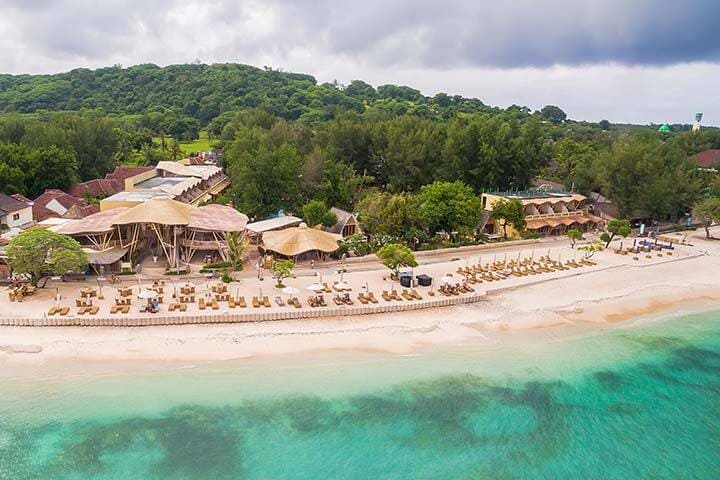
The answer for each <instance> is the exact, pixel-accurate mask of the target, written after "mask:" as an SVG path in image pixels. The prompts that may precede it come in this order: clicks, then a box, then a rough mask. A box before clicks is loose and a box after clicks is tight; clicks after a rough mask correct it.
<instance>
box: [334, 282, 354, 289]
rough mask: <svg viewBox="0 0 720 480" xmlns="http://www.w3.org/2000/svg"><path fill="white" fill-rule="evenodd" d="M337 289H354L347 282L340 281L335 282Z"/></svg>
mask: <svg viewBox="0 0 720 480" xmlns="http://www.w3.org/2000/svg"><path fill="white" fill-rule="evenodd" d="M335 289H336V290H352V287H351V286H350V285H348V284H347V283H346V282H340V283H336V284H335Z"/></svg>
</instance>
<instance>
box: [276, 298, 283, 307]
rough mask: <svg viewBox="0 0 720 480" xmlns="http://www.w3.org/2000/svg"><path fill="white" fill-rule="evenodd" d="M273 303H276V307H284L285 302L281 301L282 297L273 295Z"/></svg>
mask: <svg viewBox="0 0 720 480" xmlns="http://www.w3.org/2000/svg"><path fill="white" fill-rule="evenodd" d="M275 303H277V306H278V307H284V306H285V302H283V299H282V298H280V297H275Z"/></svg>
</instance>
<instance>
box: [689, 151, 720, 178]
mask: <svg viewBox="0 0 720 480" xmlns="http://www.w3.org/2000/svg"><path fill="white" fill-rule="evenodd" d="M690 162H692V164H693V165H695V168H697V169H698V170H701V171H705V172H712V173H717V172H718V170H720V149H717V148H711V149H709V150H704V151H702V152H700V153H697V154H695V155H693V156H692V157H690Z"/></svg>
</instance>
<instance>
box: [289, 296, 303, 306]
mask: <svg viewBox="0 0 720 480" xmlns="http://www.w3.org/2000/svg"><path fill="white" fill-rule="evenodd" d="M290 304H291V305H292V306H293V307H295V308H302V304H301V303H300V300H298V298H297V297H293V298H291V299H290Z"/></svg>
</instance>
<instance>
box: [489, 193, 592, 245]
mask: <svg viewBox="0 0 720 480" xmlns="http://www.w3.org/2000/svg"><path fill="white" fill-rule="evenodd" d="M500 200H520V202H521V203H522V205H523V209H524V210H525V221H526V223H527V227H526V228H527V230H529V231H531V232H535V233H537V234H539V235H540V236H552V235H564V234H565V232H566V231H567V230H569V229H572V228H576V229H578V230H581V231H584V232H586V231H589V230H592V229H594V228H596V227H597V226H598V224H601V223H602V222H603V220H602V219H601V218H600V217H596V216H595V215H592V214H591V213H590V212H589V211H588V206H587V198H586V197H585V196H584V195H580V194H578V193H571V192H564V191H549V190H545V189H531V190H525V191H517V192H491V193H483V195H482V205H483V208H484V209H485V210H486V211H487V212H488V214H489V213H491V212H492V210H493V205H494V204H495V203H496V202H498V201H500ZM485 232H486V233H488V234H500V233H502V227H500V226H499V225H496V224H495V222H494V221H493V220H492V218H489V219H488V221H487V223H486V225H485ZM508 235H510V236H517V232H515V231H511V229H510V228H509V227H508Z"/></svg>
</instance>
